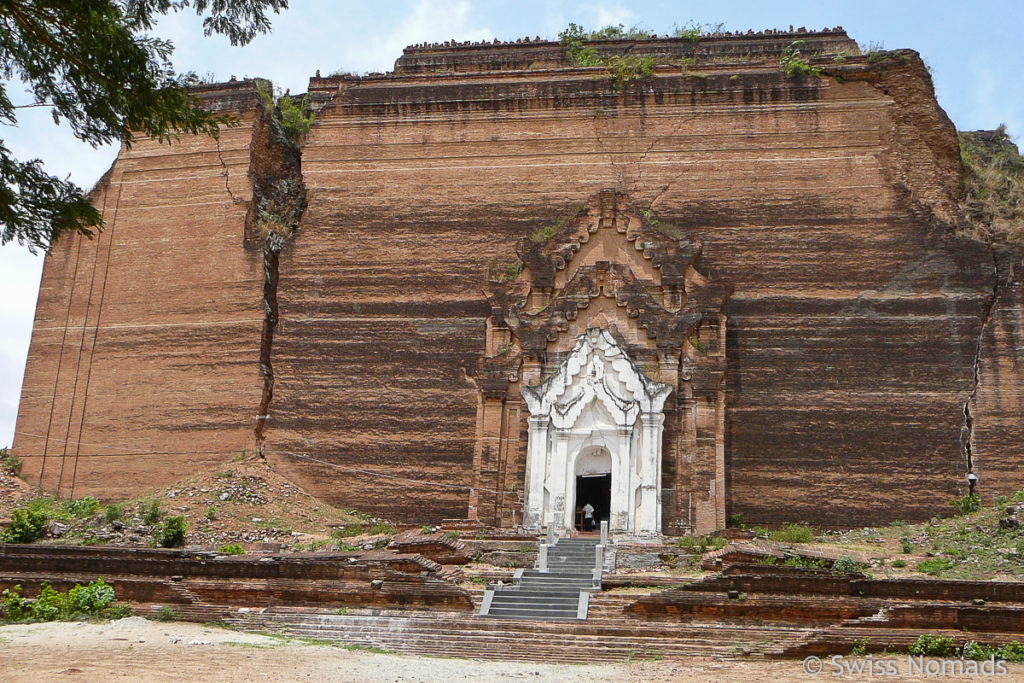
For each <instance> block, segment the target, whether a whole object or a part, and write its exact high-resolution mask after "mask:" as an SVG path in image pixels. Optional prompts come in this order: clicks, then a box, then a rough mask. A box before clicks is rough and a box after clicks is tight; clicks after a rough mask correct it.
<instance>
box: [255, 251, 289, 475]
mask: <svg viewBox="0 0 1024 683" xmlns="http://www.w3.org/2000/svg"><path fill="white" fill-rule="evenodd" d="M283 248H284V237H282V236H281V235H278V234H277V233H271V234H270V235H268V236H267V238H266V240H265V241H264V245H263V330H262V333H261V336H260V374H261V375H262V377H263V393H262V394H261V396H260V407H259V411H258V412H257V414H256V428H255V430H254V434H255V436H256V451H257V453H258V455H259V456H260V458H263V459H266V449H265V445H266V435H265V434H264V433H263V430H264V428H265V427H266V424H267V419H269V418H270V402H271V400H272V399H273V398H274V364H273V361H272V359H271V352H272V351H273V348H274V332H275V331H276V330H277V323H278V320H280V310H279V309H278V305H277V283H278V281H279V279H280V270H279V261H280V255H281V249H283Z"/></svg>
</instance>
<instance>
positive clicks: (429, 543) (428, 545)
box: [388, 529, 469, 565]
mask: <svg viewBox="0 0 1024 683" xmlns="http://www.w3.org/2000/svg"><path fill="white" fill-rule="evenodd" d="M388 547H389V548H390V549H392V550H394V551H395V552H397V553H418V554H420V555H422V556H424V557H426V558H428V559H430V560H433V561H434V562H437V563H439V564H442V565H445V564H466V562H468V561H469V553H468V552H467V550H466V544H465V543H463V542H462V541H460V540H458V539H457V538H449V537H448V534H447V533H445V532H442V531H436V532H434V533H431V534H424V533H423V532H422V531H417V530H415V529H412V530H409V531H403V532H402V533H400V534H398V535H397V536H395V537H394V538H393V539H391V544H390V545H389V546H388Z"/></svg>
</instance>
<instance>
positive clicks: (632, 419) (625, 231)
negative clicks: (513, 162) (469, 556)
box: [467, 190, 731, 535]
mask: <svg viewBox="0 0 1024 683" xmlns="http://www.w3.org/2000/svg"><path fill="white" fill-rule="evenodd" d="M552 231H553V232H552ZM702 249H703V247H702V245H701V243H700V242H699V241H698V240H696V239H693V238H689V237H686V236H685V235H684V233H683V232H682V230H680V229H679V228H678V227H676V226H674V225H672V224H671V223H669V222H668V221H667V220H665V218H664V217H662V218H656V217H654V216H653V214H651V212H650V211H649V210H640V209H637V208H636V207H633V206H631V205H630V203H629V200H628V198H627V197H626V196H625V195H623V194H621V193H619V192H615V191H613V190H605V191H601V192H599V193H598V194H596V195H594V196H592V197H590V198H589V199H588V200H587V201H586V202H585V203H582V204H579V205H576V206H574V207H573V211H572V213H571V214H566V217H564V218H563V219H561V220H560V221H559V223H558V224H555V225H546V226H539V227H538V229H537V230H536V231H534V232H531V233H530V234H528V235H524V236H523V237H522V238H521V239H519V240H518V241H517V243H516V247H515V251H516V255H517V259H516V260H515V261H510V262H507V263H504V264H499V263H497V262H495V263H494V264H492V266H490V267H489V268H488V274H487V285H486V288H485V290H484V293H485V295H486V297H487V303H488V305H489V306H490V309H491V313H490V315H489V316H488V318H487V327H486V336H485V349H484V353H483V354H482V355H481V356H480V357H479V358H478V359H477V362H476V364H475V365H474V367H472V368H467V374H469V376H470V377H471V378H472V379H473V381H474V382H475V383H476V385H477V387H478V388H479V391H480V393H479V403H478V404H477V434H476V444H475V447H474V452H473V483H472V487H471V489H470V493H469V500H468V506H467V514H468V517H469V518H470V519H474V520H477V521H478V522H480V523H483V524H491V525H494V526H497V527H505V528H516V527H524V526H525V527H526V528H528V529H530V530H531V531H538V530H540V529H541V528H543V527H544V526H546V525H548V524H549V523H554V524H555V525H557V526H558V527H559V528H572V527H575V528H580V527H581V526H582V525H583V520H581V519H580V518H579V517H575V515H576V513H577V510H578V509H579V508H581V507H583V506H584V505H585V504H586V503H591V504H592V506H593V507H594V508H595V513H594V514H595V516H596V517H597V518H598V519H608V520H609V521H610V522H611V525H610V526H611V529H612V531H613V532H615V533H618V534H620V535H647V534H657V533H661V534H666V535H679V534H687V533H699V534H706V533H709V532H711V531H714V530H715V529H721V528H723V527H724V526H725V503H726V496H725V481H726V476H725V393H724V379H725V372H726V362H725V349H726V334H725V330H726V317H725V315H724V314H723V313H722V307H723V305H724V303H725V301H726V300H727V299H728V298H729V294H730V293H731V287H730V286H729V285H728V283H725V282H723V281H721V280H715V279H713V278H710V277H708V276H705V275H704V274H703V273H701V272H699V271H698V270H697V268H696V266H695V263H696V261H697V259H699V258H700V257H701V255H702V253H703V252H702ZM641 367H642V368H643V371H642V372H641V370H640V368H641Z"/></svg>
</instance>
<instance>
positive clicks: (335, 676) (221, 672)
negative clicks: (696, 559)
mask: <svg viewBox="0 0 1024 683" xmlns="http://www.w3.org/2000/svg"><path fill="white" fill-rule="evenodd" d="M818 678H825V679H832V680H836V679H834V678H832V677H831V676H828V675H822V676H819V677H818ZM1022 678H1024V666H1022V665H1014V666H1013V667H1012V668H1011V670H1010V673H1009V676H1007V677H1005V678H1003V679H1002V680H1021V679H1022ZM494 679H523V680H533V681H579V682H580V683H597V682H601V681H644V682H646V681H726V682H735V683H739V682H740V681H744V682H745V681H752V680H766V681H804V682H805V683H806V682H807V681H810V680H814V679H813V678H812V677H810V676H807V675H805V674H804V673H803V672H802V670H801V668H800V662H791V661H785V662H779V661H762V660H752V661H728V662H719V661H714V660H712V659H709V658H693V659H687V660H684V661H677V662H639V663H632V664H615V665H588V666H575V665H553V664H537V663H530V662H492V661H477V660H465V659H440V658H432V657H409V656H403V655H390V654H376V653H372V652H365V651H351V650H345V649H342V648H337V647H331V646H325V645H309V644H306V643H303V642H302V641H298V640H292V639H282V638H273V637H269V636H262V635H257V634H250V633H242V632H238V631H232V630H228V629H222V628H216V627H210V626H200V625H196V624H185V623H158V622H151V621H147V620H145V619H142V618H140V617H132V618H130V619H122V620H120V621H115V622H110V623H102V624H87V623H48V624H28V625H12V626H3V627H0V681H5V682H7V681H11V682H12V683H16V682H21V681H24V682H26V683H27V682H31V683H36V682H38V681H62V682H64V681H70V680H80V681H107V680H123V681H147V682H148V681H183V680H184V681H193V682H195V683H199V682H200V681H202V682H203V683H206V682H207V681H307V680H308V681H360V682H361V681H403V682H404V681H441V682H444V683H448V682H449V681H470V680H472V681H477V680H494ZM840 680H858V679H855V678H852V677H843V678H841V679H840ZM887 680H902V679H900V678H896V679H892V678H888V679H887ZM917 680H921V679H917ZM933 680H934V679H933Z"/></svg>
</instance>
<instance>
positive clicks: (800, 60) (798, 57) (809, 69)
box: [779, 40, 821, 78]
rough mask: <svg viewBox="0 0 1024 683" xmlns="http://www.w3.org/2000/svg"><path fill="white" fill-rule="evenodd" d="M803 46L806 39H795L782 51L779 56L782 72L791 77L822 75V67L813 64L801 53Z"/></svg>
mask: <svg viewBox="0 0 1024 683" xmlns="http://www.w3.org/2000/svg"><path fill="white" fill-rule="evenodd" d="M803 47H804V41H802V40H794V41H793V42H792V43H790V44H789V45H788V46H787V47H786V49H785V50H783V51H782V56H781V57H779V68H781V69H782V73H784V74H786V75H787V76H789V77H790V78H795V77H798V76H820V75H821V69H819V68H818V67H816V66H811V63H810V62H808V61H807V60H806V59H805V58H804V57H803V55H802V54H801V52H800V51H801V50H802V49H803Z"/></svg>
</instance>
